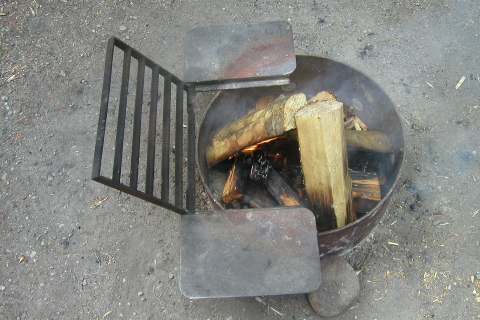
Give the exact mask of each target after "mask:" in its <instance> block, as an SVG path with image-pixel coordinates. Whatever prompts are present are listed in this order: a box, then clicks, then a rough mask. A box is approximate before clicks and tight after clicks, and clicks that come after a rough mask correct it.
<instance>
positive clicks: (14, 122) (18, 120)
mask: <svg viewBox="0 0 480 320" xmlns="http://www.w3.org/2000/svg"><path fill="white" fill-rule="evenodd" d="M26 117H27V116H23V117H21V118H20V119H17V120H15V121H13V123H12V124H16V123H17V122H20V121H22V120H23V119H25V118H26Z"/></svg>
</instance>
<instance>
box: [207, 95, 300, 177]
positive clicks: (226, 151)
mask: <svg viewBox="0 0 480 320" xmlns="http://www.w3.org/2000/svg"><path fill="white" fill-rule="evenodd" d="M305 103H306V97H305V95H304V94H303V93H299V94H296V95H293V96H290V97H286V98H280V99H276V100H274V101H273V102H272V103H270V104H269V105H268V106H266V107H264V108H262V109H259V110H258V111H255V112H252V113H250V114H247V115H246V116H244V117H241V118H239V119H237V120H236V121H234V122H232V123H230V124H229V125H227V126H225V127H223V128H221V129H219V130H218V131H216V132H215V133H214V134H213V137H212V139H211V140H210V142H209V144H208V145H207V147H206V159H207V165H208V167H209V168H211V167H212V166H214V165H215V164H217V163H219V162H220V161H222V160H224V159H226V158H227V157H229V156H231V155H233V154H235V153H237V152H239V151H241V150H242V149H244V148H245V147H248V146H250V145H254V144H256V143H258V142H260V141H263V140H266V139H269V138H273V137H277V136H281V135H282V134H284V133H285V132H286V131H289V130H292V129H294V128H295V121H294V119H293V116H294V114H295V113H296V112H297V110H299V109H300V108H302V107H303V106H304V105H305Z"/></svg>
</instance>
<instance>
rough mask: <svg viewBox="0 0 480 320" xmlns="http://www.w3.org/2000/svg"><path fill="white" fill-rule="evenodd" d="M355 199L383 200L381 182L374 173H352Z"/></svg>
mask: <svg viewBox="0 0 480 320" xmlns="http://www.w3.org/2000/svg"><path fill="white" fill-rule="evenodd" d="M350 179H351V180H352V196H353V198H364V199H369V200H374V201H380V200H382V195H381V190H380V181H379V180H378V176H377V174H376V173H374V172H359V171H350Z"/></svg>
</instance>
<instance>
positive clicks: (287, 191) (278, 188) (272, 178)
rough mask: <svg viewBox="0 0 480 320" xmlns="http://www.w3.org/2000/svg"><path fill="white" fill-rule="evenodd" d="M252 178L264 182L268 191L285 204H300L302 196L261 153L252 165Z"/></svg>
mask: <svg viewBox="0 0 480 320" xmlns="http://www.w3.org/2000/svg"><path fill="white" fill-rule="evenodd" d="M250 179H252V180H253V181H255V182H258V183H262V184H264V185H265V187H266V188H267V190H268V192H270V194H271V195H272V196H273V197H274V198H275V200H277V201H278V202H279V203H280V204H281V205H283V206H287V207H289V206H298V205H300V204H301V202H302V201H301V200H300V198H299V197H298V196H297V194H296V193H295V191H294V190H293V189H292V188H291V187H290V186H289V185H288V183H287V182H286V181H285V180H284V179H283V178H282V177H281V176H280V174H279V173H278V172H277V171H276V170H275V169H273V168H272V166H271V164H270V163H269V161H268V159H267V158H266V157H265V156H263V155H260V156H258V157H257V159H256V160H255V162H254V163H253V165H252V169H251V171H250Z"/></svg>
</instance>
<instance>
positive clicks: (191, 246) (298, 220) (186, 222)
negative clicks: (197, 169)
mask: <svg viewBox="0 0 480 320" xmlns="http://www.w3.org/2000/svg"><path fill="white" fill-rule="evenodd" d="M180 276H181V277H180V289H181V291H182V293H183V294H184V295H185V296H186V297H188V298H192V299H194V298H222V297H247V296H248V297H252V296H265V295H281V294H297V293H306V292H311V291H314V290H316V289H317V288H318V287H319V286H320V283H321V277H320V258H319V252H318V243H317V230H316V225H315V218H314V216H313V213H312V212H311V211H310V210H308V209H307V208H304V207H280V208H268V209H243V210H224V211H212V212H206V213H199V214H195V215H183V216H182V219H181V261H180Z"/></svg>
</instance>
